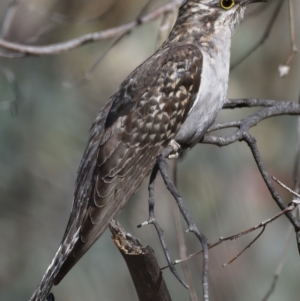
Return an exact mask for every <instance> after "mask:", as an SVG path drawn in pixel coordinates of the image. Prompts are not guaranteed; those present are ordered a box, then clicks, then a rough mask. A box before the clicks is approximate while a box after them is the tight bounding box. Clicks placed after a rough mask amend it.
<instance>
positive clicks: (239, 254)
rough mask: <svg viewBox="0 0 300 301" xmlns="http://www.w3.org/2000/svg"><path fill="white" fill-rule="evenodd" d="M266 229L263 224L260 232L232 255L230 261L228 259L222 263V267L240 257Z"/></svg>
mask: <svg viewBox="0 0 300 301" xmlns="http://www.w3.org/2000/svg"><path fill="white" fill-rule="evenodd" d="M265 229H266V225H264V226H263V228H262V230H261V231H260V233H259V234H258V235H257V236H256V237H255V238H254V239H253V240H252V241H251V242H250V243H249V244H248V245H247V246H246V247H245V248H244V249H243V250H242V251H241V252H239V253H238V254H237V255H236V256H234V257H233V258H232V259H231V260H230V261H228V262H227V263H224V264H223V267H226V266H227V265H229V264H231V263H232V262H234V261H235V260H236V259H237V258H238V257H240V256H241V255H242V254H243V253H244V252H245V251H246V250H247V249H248V248H250V247H251V246H252V245H253V244H254V243H255V242H256V241H257V240H258V239H259V237H260V236H261V235H262V234H263V233H264V231H265Z"/></svg>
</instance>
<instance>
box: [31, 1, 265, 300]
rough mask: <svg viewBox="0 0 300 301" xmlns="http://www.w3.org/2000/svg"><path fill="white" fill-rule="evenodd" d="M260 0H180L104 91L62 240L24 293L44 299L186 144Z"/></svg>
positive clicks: (212, 105)
mask: <svg viewBox="0 0 300 301" xmlns="http://www.w3.org/2000/svg"><path fill="white" fill-rule="evenodd" d="M254 2H264V0H184V1H183V2H182V4H181V6H180V7H179V10H178V16H177V19H176V22H175V24H174V26H173V28H172V30H171V32H170V34H169V36H168V38H167V39H166V41H165V42H164V43H163V44H162V45H161V46H160V47H159V48H158V49H157V51H156V52H155V53H154V54H153V55H152V56H150V57H149V58H148V59H147V60H146V61H145V62H143V63H142V64H141V65H140V66H138V67H137V68H136V69H135V70H134V71H133V72H131V73H130V74H129V76H128V77H127V78H126V79H125V80H124V81H123V83H122V84H121V85H120V86H119V88H118V89H117V91H116V92H115V93H114V94H113V95H112V96H111V97H110V98H109V100H108V101H107V102H106V104H105V105H104V106H103V108H102V109H101V110H100V111H99V113H98V114H97V117H96V119H95V121H94V123H93V125H92V127H91V129H90V137H89V140H88V143H87V147H86V150H85V152H84V154H83V157H82V160H81V163H80V166H79V169H78V172H77V179H76V182H75V192H74V199H73V205H72V210H71V214H70V218H69V221H68V224H67V227H66V230H65V233H64V235H63V238H62V241H61V244H60V246H59V248H58V250H57V252H56V254H55V256H54V258H53V260H52V262H51V263H50V265H49V267H48V269H47V270H46V272H45V274H44V276H43V278H42V280H41V282H40V283H39V285H38V286H37V288H36V290H35V292H34V293H33V295H32V297H31V298H30V301H44V300H45V299H46V298H47V296H48V294H49V292H50V290H51V288H52V286H53V285H57V284H59V283H60V281H61V280H62V279H63V278H64V277H65V275H66V274H67V273H68V272H69V271H70V269H71V268H72V267H73V266H74V265H75V264H76V263H77V261H78V260H79V259H80V258H81V257H82V256H83V255H84V254H85V253H86V252H87V251H88V250H89V249H90V247H91V246H92V245H93V244H94V243H95V241H96V240H97V239H98V238H99V237H100V236H101V234H102V233H103V232H104V231H105V230H106V228H107V226H108V224H109V221H110V220H111V219H114V218H116V216H117V215H118V214H119V212H120V211H121V210H122V208H123V207H124V205H125V204H126V203H127V202H128V201H129V199H130V198H131V196H132V195H133V194H134V193H135V192H136V191H137V189H138V188H139V186H140V185H141V183H142V182H143V180H144V179H145V177H147V176H148V175H149V174H150V172H151V171H152V169H153V167H154V166H155V164H156V157H157V156H158V155H160V154H161V153H162V151H163V150H164V149H165V148H166V147H167V146H169V145H174V143H175V144H176V145H178V146H179V148H180V150H182V151H188V150H190V149H191V148H192V147H194V146H195V145H196V144H197V143H199V141H200V140H201V139H202V138H203V136H204V134H205V132H206V131H207V129H208V128H209V127H210V126H211V124H212V123H213V122H214V121H215V119H216V117H217V115H218V113H219V111H220V110H221V108H222V106H223V104H224V102H225V100H226V94H227V88H228V79H229V68H230V47H231V37H232V34H233V32H234V29H235V27H236V25H237V24H238V23H239V22H240V21H241V20H242V18H243V16H244V11H245V8H246V6H247V5H248V4H250V3H254Z"/></svg>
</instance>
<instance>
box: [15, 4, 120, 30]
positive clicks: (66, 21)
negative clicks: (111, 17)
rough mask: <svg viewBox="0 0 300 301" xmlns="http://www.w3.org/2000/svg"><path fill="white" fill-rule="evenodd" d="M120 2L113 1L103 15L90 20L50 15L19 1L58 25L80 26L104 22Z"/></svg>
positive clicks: (34, 5)
mask: <svg viewBox="0 0 300 301" xmlns="http://www.w3.org/2000/svg"><path fill="white" fill-rule="evenodd" d="M119 1H120V0H113V2H112V4H111V5H110V6H109V7H108V8H107V9H106V10H105V11H104V12H102V13H101V14H99V15H97V16H95V17H90V18H73V17H67V16H64V15H62V14H59V13H50V14H49V13H48V12H47V11H46V10H43V9H41V8H37V7H36V4H30V3H26V2H24V1H20V0H18V3H19V4H21V5H23V6H24V7H25V8H27V9H29V10H31V11H34V12H36V13H38V14H39V15H42V16H43V17H46V18H48V19H49V20H51V21H53V22H56V23H60V24H66V25H69V24H72V25H73V24H78V25H82V24H88V23H92V22H95V21H101V20H103V19H104V18H105V17H106V16H107V15H108V14H109V13H110V12H111V11H112V10H113V9H114V8H115V7H116V5H117V4H118V2H119Z"/></svg>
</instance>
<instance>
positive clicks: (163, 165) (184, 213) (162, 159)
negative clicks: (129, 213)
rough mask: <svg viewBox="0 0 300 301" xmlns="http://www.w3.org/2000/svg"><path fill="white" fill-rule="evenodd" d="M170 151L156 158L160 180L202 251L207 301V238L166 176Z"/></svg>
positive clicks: (166, 149) (170, 149)
mask: <svg viewBox="0 0 300 301" xmlns="http://www.w3.org/2000/svg"><path fill="white" fill-rule="evenodd" d="M172 151H173V149H172V147H171V146H168V147H167V148H165V149H164V151H163V152H162V154H160V155H159V156H157V161H156V162H157V165H158V169H159V171H160V173H161V175H162V178H163V180H164V182H165V185H166V187H167V189H168V190H169V191H170V192H171V194H172V195H173V197H174V199H175V200H176V202H177V205H178V207H179V210H180V212H181V214H182V216H183V218H184V219H185V221H186V223H187V225H188V229H187V232H192V233H194V234H195V235H196V237H197V238H198V239H199V241H200V243H201V245H202V249H203V273H202V286H203V300H204V301H208V300H209V292H208V245H209V242H208V240H207V238H206V237H205V236H204V235H203V234H202V233H201V232H200V231H199V229H198V228H197V226H196V224H195V222H194V221H193V219H192V216H191V215H190V213H189V212H188V210H187V208H186V206H185V204H184V202H183V199H182V198H181V196H180V195H179V193H178V191H177V189H176V187H175V185H174V184H173V182H172V180H171V178H170V177H169V175H168V172H167V164H166V161H165V158H167V157H168V156H169V154H170V153H172Z"/></svg>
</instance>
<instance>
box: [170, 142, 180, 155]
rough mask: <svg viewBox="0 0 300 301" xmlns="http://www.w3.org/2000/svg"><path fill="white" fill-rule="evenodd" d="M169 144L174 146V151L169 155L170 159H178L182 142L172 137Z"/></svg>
mask: <svg viewBox="0 0 300 301" xmlns="http://www.w3.org/2000/svg"><path fill="white" fill-rule="evenodd" d="M169 146H170V147H171V148H172V152H171V153H170V154H169V155H168V159H177V158H178V157H179V155H180V153H181V147H180V144H178V143H177V142H176V141H175V140H174V139H172V140H171V141H170V143H169Z"/></svg>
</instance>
